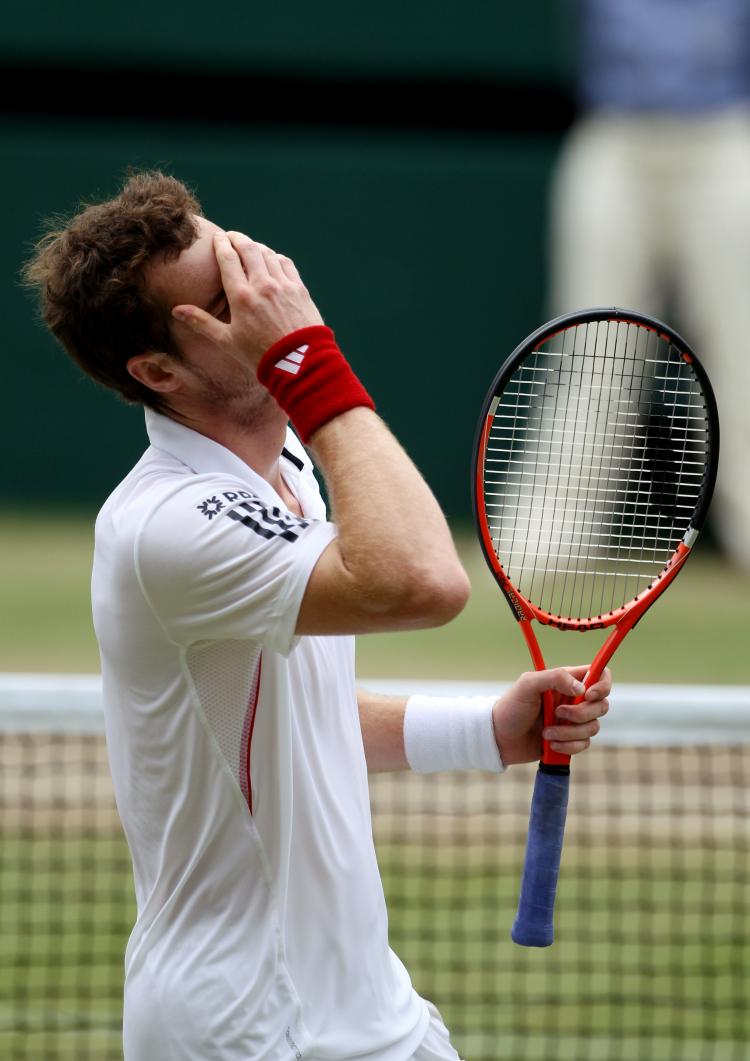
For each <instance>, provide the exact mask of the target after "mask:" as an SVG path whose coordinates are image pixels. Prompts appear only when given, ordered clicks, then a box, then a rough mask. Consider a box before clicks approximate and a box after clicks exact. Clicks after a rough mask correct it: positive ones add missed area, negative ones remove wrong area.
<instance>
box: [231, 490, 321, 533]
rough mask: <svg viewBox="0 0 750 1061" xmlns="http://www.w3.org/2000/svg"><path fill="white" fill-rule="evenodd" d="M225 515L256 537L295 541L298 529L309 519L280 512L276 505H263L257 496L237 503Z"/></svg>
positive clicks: (307, 522)
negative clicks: (239, 503)
mask: <svg viewBox="0 0 750 1061" xmlns="http://www.w3.org/2000/svg"><path fill="white" fill-rule="evenodd" d="M227 515H228V516H229V518H230V519H233V520H235V521H236V522H237V523H241V524H242V526H243V527H247V529H248V530H251V531H253V532H254V533H255V534H257V535H258V537H260V538H266V539H268V540H269V541H270V539H272V538H282V539H283V540H284V541H285V542H296V541H297V539H298V538H299V535H300V531H303V530H304V529H305V527H309V526H310V523H309V520H306V519H300V517H299V516H295V515H293V514H292V513H291V512H282V511H281V509H280V508H279V507H278V506H277V505H274V506H273V507H269V506H268V505H264V504H263V502H262V501H261V500H260V498H257V497H254V498H252V499H251V500H250V501H245V502H244V503H243V504H241V505H238V506H237V507H236V508H234V509H232V510H231V511H230V512H227Z"/></svg>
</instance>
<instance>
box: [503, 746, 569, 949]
mask: <svg viewBox="0 0 750 1061" xmlns="http://www.w3.org/2000/svg"><path fill="white" fill-rule="evenodd" d="M569 788H570V768H569V767H565V766H563V767H560V766H552V767H550V766H546V765H545V764H544V763H540V764H539V772H538V773H537V775H536V781H535V783H534V795H533V797H532V800H531V816H530V818H529V833H528V838H527V840H526V860H525V862H524V867H523V877H522V879H521V895H520V898H519V900H518V913H517V914H516V919H515V921H514V922H513V928H512V929H511V933H510V935H511V939H512V940H513V942H514V943H520V944H521V946H522V947H549V945H550V944H551V943H552V941H553V939H554V930H553V926H552V919H553V915H554V910H555V892H556V891H557V876H558V873H559V871H560V856H561V855H562V845H563V834H564V833H565V817H566V814H567V811H568V790H569Z"/></svg>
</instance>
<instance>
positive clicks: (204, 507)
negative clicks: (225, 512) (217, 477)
mask: <svg viewBox="0 0 750 1061" xmlns="http://www.w3.org/2000/svg"><path fill="white" fill-rule="evenodd" d="M224 507H225V505H224V502H223V501H220V500H219V498H218V497H207V498H206V500H205V501H201V503H200V504H199V505H196V508H197V509H198V511H199V512H202V513H203V515H204V516H205V517H206V518H207V519H208V520H212V519H213V518H214V516H218V515H219V513H220V512H221V510H222V509H223V508H224Z"/></svg>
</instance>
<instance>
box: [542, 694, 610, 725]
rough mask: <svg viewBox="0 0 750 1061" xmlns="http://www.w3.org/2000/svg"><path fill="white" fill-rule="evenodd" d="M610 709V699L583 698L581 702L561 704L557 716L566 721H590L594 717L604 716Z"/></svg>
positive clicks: (556, 711) (556, 712)
mask: <svg viewBox="0 0 750 1061" xmlns="http://www.w3.org/2000/svg"><path fill="white" fill-rule="evenodd" d="M608 711H609V700H607V699H606V697H605V699H603V700H583V701H581V703H580V704H560V706H559V707H557V708H556V709H555V716H556V717H557V718H561V719H564V720H565V721H566V722H589V721H590V720H591V719H592V718H602V717H603V716H604V715H606V713H607V712H608Z"/></svg>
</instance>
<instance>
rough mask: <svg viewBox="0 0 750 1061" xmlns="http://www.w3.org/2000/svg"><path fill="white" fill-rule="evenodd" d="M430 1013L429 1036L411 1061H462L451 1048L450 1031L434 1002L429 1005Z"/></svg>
mask: <svg viewBox="0 0 750 1061" xmlns="http://www.w3.org/2000/svg"><path fill="white" fill-rule="evenodd" d="M427 1009H428V1010H429V1011H430V1023H429V1026H428V1028H427V1034H426V1035H425V1037H424V1039H423V1040H422V1044H421V1046H420V1047H419V1049H418V1050H417V1052H416V1053H415V1054H414V1055H413V1056H412V1059H411V1061H461V1058H460V1057H459V1056H458V1054H457V1053H456V1051H455V1050H454V1049H453V1047H452V1046H451V1039H450V1035H449V1034H448V1029H447V1028H446V1026H445V1025H444V1024H443V1020H442V1017H441V1016H440V1013H439V1011H438V1009H437V1006H433V1004H432V1002H428V1003H427Z"/></svg>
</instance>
